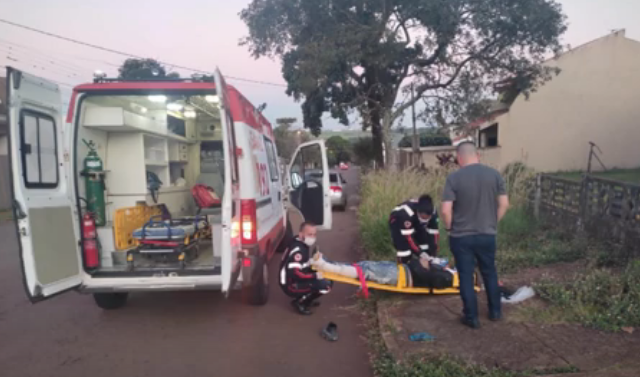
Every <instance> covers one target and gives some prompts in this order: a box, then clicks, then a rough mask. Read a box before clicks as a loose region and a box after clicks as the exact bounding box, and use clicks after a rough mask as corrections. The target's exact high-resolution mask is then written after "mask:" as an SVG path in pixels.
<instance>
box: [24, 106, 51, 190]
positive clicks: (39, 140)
mask: <svg viewBox="0 0 640 377" xmlns="http://www.w3.org/2000/svg"><path fill="white" fill-rule="evenodd" d="M20 153H21V157H22V176H23V178H24V185H25V186H26V187H27V188H55V187H57V186H58V148H57V145H56V124H55V121H54V120H53V118H52V117H50V116H48V115H45V114H42V113H38V112H35V111H31V110H23V111H22V113H21V114H20Z"/></svg>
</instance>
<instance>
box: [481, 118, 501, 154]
mask: <svg viewBox="0 0 640 377" xmlns="http://www.w3.org/2000/svg"><path fill="white" fill-rule="evenodd" d="M499 145H500V144H499V143H498V123H495V124H493V125H491V126H489V127H487V128H485V129H484V130H482V131H480V148H492V147H497V146H499Z"/></svg>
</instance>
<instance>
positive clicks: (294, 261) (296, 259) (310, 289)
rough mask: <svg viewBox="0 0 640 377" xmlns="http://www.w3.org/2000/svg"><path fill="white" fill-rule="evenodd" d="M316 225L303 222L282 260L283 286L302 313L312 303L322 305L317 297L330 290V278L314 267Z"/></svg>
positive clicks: (307, 312) (281, 282) (312, 304)
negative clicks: (326, 278)
mask: <svg viewBox="0 0 640 377" xmlns="http://www.w3.org/2000/svg"><path fill="white" fill-rule="evenodd" d="M316 232H317V230H316V226H315V225H313V224H311V223H306V222H305V223H302V225H301V226H300V232H299V233H298V236H297V237H296V238H294V240H293V242H292V243H291V245H289V247H288V248H287V251H285V253H284V256H283V257H282V262H281V263H280V287H281V288H282V290H283V291H284V293H285V294H287V295H288V296H290V297H293V301H291V305H293V307H294V308H295V309H296V310H297V311H298V313H300V314H311V312H310V311H309V307H311V306H319V305H320V303H319V302H317V301H315V300H316V299H318V298H319V297H320V296H322V295H325V294H327V293H329V291H330V290H331V285H332V284H331V282H330V281H328V280H324V279H322V274H321V273H320V272H314V271H313V270H312V269H311V263H310V262H311V250H310V249H311V247H312V246H313V245H314V244H315V242H316Z"/></svg>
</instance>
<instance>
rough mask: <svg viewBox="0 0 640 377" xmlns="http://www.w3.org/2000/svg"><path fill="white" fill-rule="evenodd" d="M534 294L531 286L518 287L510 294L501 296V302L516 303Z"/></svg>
mask: <svg viewBox="0 0 640 377" xmlns="http://www.w3.org/2000/svg"><path fill="white" fill-rule="evenodd" d="M535 295H536V292H535V291H534V290H533V288H531V287H520V288H518V290H517V291H515V292H514V293H513V294H512V295H510V296H503V297H502V302H503V303H505V304H517V303H520V302H523V301H526V300H528V299H530V298H532V297H534V296H535Z"/></svg>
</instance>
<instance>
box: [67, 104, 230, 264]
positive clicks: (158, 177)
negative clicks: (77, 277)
mask: <svg viewBox="0 0 640 377" xmlns="http://www.w3.org/2000/svg"><path fill="white" fill-rule="evenodd" d="M79 109H80V110H79V111H80V113H79V118H78V120H77V121H78V131H77V132H78V134H77V137H76V157H77V160H76V179H77V186H76V188H77V193H78V196H79V197H80V198H81V199H79V201H78V205H79V206H80V207H81V213H82V214H85V213H87V209H88V210H89V212H90V213H91V214H92V216H93V217H94V219H95V222H96V230H97V239H98V242H97V247H98V251H99V257H98V258H99V262H98V263H97V264H98V265H97V266H96V265H95V264H96V263H93V265H87V259H88V258H86V255H87V254H86V253H87V250H86V244H83V251H84V253H85V268H86V269H87V270H88V271H90V272H92V273H93V274H94V275H96V274H100V273H103V274H106V275H109V274H110V273H123V272H124V273H134V275H135V274H137V273H143V274H144V273H150V272H151V273H152V272H153V271H156V270H162V271H171V270H173V269H175V270H176V271H179V272H181V274H184V275H188V274H190V273H191V274H209V273H215V272H216V271H219V267H220V257H221V253H220V250H221V221H222V220H221V219H222V212H221V206H220V204H217V205H212V206H210V207H207V208H199V207H198V205H197V202H196V201H195V200H194V197H193V195H192V188H193V187H194V185H196V184H201V185H203V186H206V187H210V188H212V189H213V191H214V193H215V195H212V196H213V197H214V198H217V199H219V200H220V201H221V200H222V197H223V194H224V159H225V156H224V149H223V141H222V130H221V122H220V109H219V98H218V97H217V96H216V95H213V94H206V93H194V94H193V95H190V94H184V92H182V93H180V92H165V93H161V94H159V93H153V94H151V95H148V94H136V95H104V94H100V95H93V94H88V95H86V96H85V97H83V98H82V99H81V103H80V106H79ZM91 150H95V153H97V155H98V157H99V160H100V161H101V162H102V167H100V165H99V163H95V161H92V160H90V159H88V158H87V156H88V155H89V154H90V151H91ZM89 172H91V174H88V173H89ZM98 181H102V182H104V185H102V186H101V188H100V189H98V190H96V184H93V183H96V182H98ZM103 190H104V191H103ZM96 191H98V196H99V195H100V193H101V192H102V193H103V194H104V206H103V211H104V215H101V213H100V207H101V205H100V203H99V201H98V202H96V200H95V195H96V193H95V192H96ZM81 228H82V227H81ZM84 242H86V241H84Z"/></svg>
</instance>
